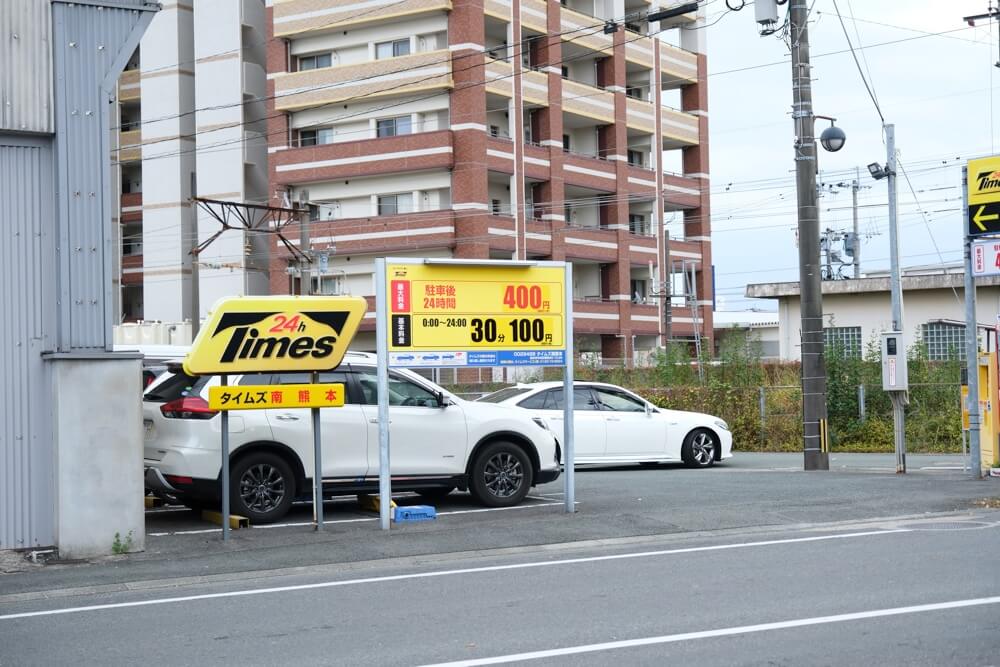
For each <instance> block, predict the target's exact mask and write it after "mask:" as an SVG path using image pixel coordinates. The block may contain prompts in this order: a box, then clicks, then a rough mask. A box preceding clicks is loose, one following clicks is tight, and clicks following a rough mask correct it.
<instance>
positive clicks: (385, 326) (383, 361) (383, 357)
mask: <svg viewBox="0 0 1000 667" xmlns="http://www.w3.org/2000/svg"><path fill="white" fill-rule="evenodd" d="M387 298H388V297H387V286H386V280H385V259H384V258H381V257H380V258H378V259H376V260H375V351H376V353H377V355H378V513H379V520H380V522H381V525H382V530H389V512H390V509H391V508H392V484H391V480H390V479H389V321H388V318H389V313H388V312H387Z"/></svg>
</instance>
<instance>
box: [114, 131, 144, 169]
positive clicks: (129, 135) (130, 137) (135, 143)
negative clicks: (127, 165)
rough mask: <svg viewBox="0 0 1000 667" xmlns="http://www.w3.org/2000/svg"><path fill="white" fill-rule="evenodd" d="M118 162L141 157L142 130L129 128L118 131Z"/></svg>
mask: <svg viewBox="0 0 1000 667" xmlns="http://www.w3.org/2000/svg"><path fill="white" fill-rule="evenodd" d="M116 157H117V160H118V162H119V163H123V162H137V161H139V160H141V159H142V130H129V131H128V132H119V133H118V155H117V156H116Z"/></svg>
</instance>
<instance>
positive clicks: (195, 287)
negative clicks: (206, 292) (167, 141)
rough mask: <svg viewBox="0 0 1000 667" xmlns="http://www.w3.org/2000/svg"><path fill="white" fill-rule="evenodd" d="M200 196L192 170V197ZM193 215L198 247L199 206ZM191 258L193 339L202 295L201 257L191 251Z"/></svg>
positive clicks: (190, 311) (197, 326)
mask: <svg viewBox="0 0 1000 667" xmlns="http://www.w3.org/2000/svg"><path fill="white" fill-rule="evenodd" d="M197 196H198V174H197V173H195V172H191V199H192V200H194V198H195V197H197ZM191 208H192V209H193V211H192V215H191V238H193V239H194V243H193V246H192V247H194V248H197V247H198V245H199V244H200V243H201V238H200V237H199V236H198V207H197V206H195V205H193V204H192V206H191ZM188 256H189V257H190V258H191V278H190V280H188V290H189V292H188V318H189V319H190V320H191V340H192V341H194V339H195V338H196V337H197V336H198V330H199V329H200V328H201V303H200V300H199V297H200V296H201V277H200V275H199V269H200V266H199V264H198V263H199V262H200V261H201V258H200V257H199V256H198V253H195V252H191V253H188Z"/></svg>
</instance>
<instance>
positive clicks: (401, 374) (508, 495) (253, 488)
mask: <svg viewBox="0 0 1000 667" xmlns="http://www.w3.org/2000/svg"><path fill="white" fill-rule="evenodd" d="M309 381H310V378H309V376H308V374H305V373H261V374H253V375H242V376H237V375H233V376H230V377H229V382H230V384H234V385H260V384H297V383H308V382H309ZM320 382H342V383H343V384H344V387H345V390H346V395H347V396H346V402H345V405H344V407H342V408H326V409H323V410H322V411H321V419H322V436H323V489H324V495H326V496H330V495H334V494H341V493H342V494H352V493H359V492H373V491H377V489H378V469H379V445H378V405H377V382H376V359H375V356H374V355H371V354H361V353H348V354H347V356H346V357H345V358H344V361H343V362H342V363H341V365H340V366H339V367H338V368H337V369H336V370H334V371H331V372H327V373H320ZM218 383H219V378H218V377H212V376H205V377H198V378H193V377H190V376H187V375H185V374H184V373H183V371H181V370H179V369H176V370H174V371H173V372H167V373H164V374H163V375H162V376H161V377H160V378H159V379H158V380H157V381H156V382H155V383H154V384H153V385H151V386H150V387H149V389H147V390H146V392H145V394H144V395H143V417H144V422H145V428H146V434H145V445H144V447H145V453H144V458H145V465H146V486H147V487H148V488H150V489H153V490H154V491H158V492H161V493H166V494H170V495H173V496H176V497H177V498H179V499H180V500H181V502H183V503H184V504H186V505H189V506H191V507H203V506H208V505H216V506H217V503H218V502H219V497H220V492H219V490H220V488H221V487H220V470H221V467H222V466H221V462H220V458H221V457H220V450H221V442H220V424H221V419H220V417H219V416H218V413H216V412H213V411H211V410H209V408H208V402H207V400H206V399H207V397H208V387H209V386H211V385H213V384H218ZM389 406H390V407H389V418H390V427H389V428H390V431H389V432H390V443H391V464H390V468H391V475H392V488H393V490H394V491H417V492H418V493H421V494H422V495H425V496H427V497H430V498H439V497H442V496H444V495H446V494H448V493H450V492H451V491H452V490H454V489H456V488H458V489H462V490H465V489H468V490H469V491H471V493H472V495H473V496H474V497H475V498H476V499H477V500H478V501H479V502H480V503H482V504H483V505H486V506H490V507H504V506H509V505H515V504H517V503H519V502H521V500H523V499H524V497H525V496H526V495H527V493H528V490H529V488H530V487H531V486H533V485H535V484H543V483H546V482H551V481H553V480H555V479H557V478H558V477H559V471H560V468H559V458H560V453H559V446H558V443H557V442H556V440H555V437H553V435H552V433H551V432H550V431H549V430H548V428H547V426H546V424H545V422H544V420H542V419H541V418H539V417H532V416H530V415H528V414H526V413H524V412H522V411H519V410H515V409H512V408H508V407H505V406H497V405H490V404H485V403H473V402H469V401H465V400H462V399H460V398H458V397H457V396H454V395H453V394H450V393H449V392H447V391H446V390H444V389H442V388H441V387H438V386H437V385H435V384H434V383H432V382H429V381H428V380H425V379H424V378H422V377H420V376H419V375H417V374H415V373H412V372H410V371H405V370H392V371H390V373H389ZM311 424H312V422H311V419H310V412H309V410H308V409H305V408H292V409H289V408H270V409H266V410H240V411H237V412H230V417H229V432H230V447H231V450H230V452H231V454H230V475H231V477H230V489H231V494H230V507H231V508H232V511H233V512H234V513H235V514H240V515H243V516H246V517H248V518H249V519H250V520H251V521H253V522H256V523H270V522H273V521H277V520H279V519H280V518H281V517H283V516H284V515H285V514H286V513H287V512H288V510H289V508H290V507H291V504H292V501H293V500H295V499H296V498H303V499H305V498H308V497H309V496H310V493H311V489H312V471H313V470H314V465H313V445H312V430H311Z"/></svg>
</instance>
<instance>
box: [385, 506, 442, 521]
mask: <svg viewBox="0 0 1000 667" xmlns="http://www.w3.org/2000/svg"><path fill="white" fill-rule="evenodd" d="M436 518H437V511H436V510H435V509H434V508H433V507H431V506H430V505H407V506H405V507H397V508H396V510H395V514H394V515H393V520H394V521H396V522H401V521H430V520H431V519H436Z"/></svg>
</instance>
